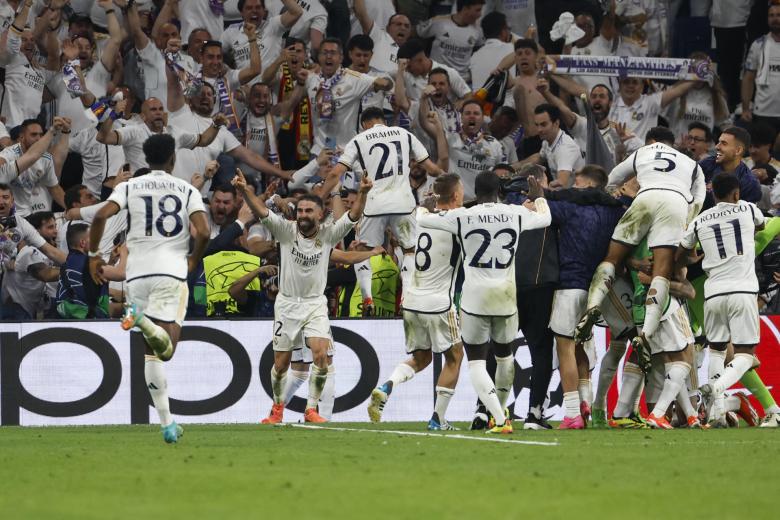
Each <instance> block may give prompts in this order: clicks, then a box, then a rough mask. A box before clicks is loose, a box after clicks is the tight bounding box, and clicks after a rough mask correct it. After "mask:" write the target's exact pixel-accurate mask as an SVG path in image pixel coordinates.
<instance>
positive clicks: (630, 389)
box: [614, 362, 645, 418]
mask: <svg viewBox="0 0 780 520" xmlns="http://www.w3.org/2000/svg"><path fill="white" fill-rule="evenodd" d="M644 380H645V376H644V374H642V369H640V368H639V365H637V364H635V363H631V362H628V363H626V364H625V365H624V366H623V383H622V385H621V387H620V395H619V397H618V402H617V406H615V413H614V416H615V417H621V418H622V417H628V416H629V415H631V412H633V411H634V399H636V393H637V390H639V388H640V386H641V385H642V383H643V382H644Z"/></svg>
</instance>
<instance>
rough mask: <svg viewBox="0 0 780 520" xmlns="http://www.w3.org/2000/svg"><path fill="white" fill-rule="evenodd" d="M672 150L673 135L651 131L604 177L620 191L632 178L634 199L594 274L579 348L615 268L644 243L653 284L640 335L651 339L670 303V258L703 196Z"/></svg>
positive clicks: (697, 170) (698, 178)
mask: <svg viewBox="0 0 780 520" xmlns="http://www.w3.org/2000/svg"><path fill="white" fill-rule="evenodd" d="M673 145H674V134H673V133H672V132H671V131H670V130H669V129H668V128H663V127H655V128H652V129H650V131H649V132H648V133H647V139H646V141H645V146H643V147H642V148H640V149H639V150H637V151H636V152H634V153H632V154H631V155H630V156H628V158H627V159H626V160H625V161H623V162H622V163H620V164H618V165H617V166H616V167H615V169H614V170H612V173H610V175H609V185H610V186H620V185H622V184H623V183H624V182H626V181H627V180H628V179H629V178H630V177H631V176H633V175H635V176H636V178H637V181H638V182H639V193H638V194H637V196H636V198H635V199H634V201H633V203H632V204H631V207H630V208H628V211H626V213H625V214H624V215H623V217H622V218H621V219H620V222H618V225H617V227H615V231H614V233H613V234H612V241H611V242H610V244H609V250H608V251H607V257H606V258H605V259H604V261H603V262H601V264H599V266H598V267H597V268H596V273H595V274H594V276H593V281H592V282H591V284H590V290H589V291H588V304H587V305H588V307H587V308H588V310H587V311H585V314H584V315H583V316H582V319H581V320H580V322H579V324H578V325H577V328H576V330H575V332H574V339H575V341H577V342H584V341H585V340H587V339H588V337H589V336H590V332H591V329H592V328H593V325H594V324H595V323H596V321H597V320H598V319H599V317H600V311H599V307H600V306H601V303H602V302H603V301H604V298H605V297H606V295H607V292H608V291H609V286H610V285H611V284H612V282H613V281H614V279H615V272H616V270H617V267H618V266H622V265H623V262H624V261H625V259H626V258H627V257H628V255H629V253H630V252H631V250H632V249H633V248H634V247H635V246H636V245H638V244H639V243H640V242H641V241H642V239H644V238H645V237H647V245H648V247H649V248H650V250H651V251H652V253H653V279H652V281H651V282H650V289H649V290H648V292H647V301H646V302H645V305H646V313H645V325H644V329H643V335H644V336H645V337H650V336H652V335H653V334H654V333H655V332H656V330H657V329H658V324H659V322H660V320H661V314H663V310H664V309H665V308H666V304H667V301H668V299H669V280H670V279H671V277H672V271H673V269H674V252H675V250H676V249H677V246H678V245H679V243H680V239H681V238H682V236H683V233H684V231H685V227H686V225H687V224H688V222H690V221H691V219H692V218H693V217H694V216H696V215H697V214H698V213H699V211H700V210H701V207H702V204H703V203H704V196H705V194H706V187H705V183H704V173H703V172H702V169H701V167H700V166H699V164H698V163H697V162H696V161H694V160H693V159H690V158H689V157H687V156H686V155H685V154H683V153H681V152H678V151H677V150H676V149H674V148H673ZM639 340H641V338H639Z"/></svg>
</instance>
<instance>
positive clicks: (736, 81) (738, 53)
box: [714, 27, 747, 110]
mask: <svg viewBox="0 0 780 520" xmlns="http://www.w3.org/2000/svg"><path fill="white" fill-rule="evenodd" d="M714 30H715V46H716V47H717V49H718V76H720V80H721V82H722V83H723V88H724V89H725V90H726V96H728V104H729V110H733V109H734V107H735V106H737V104H739V103H740V101H741V99H740V98H741V94H740V86H741V83H742V82H741V80H740V77H739V75H740V72H741V71H742V61H743V60H744V59H745V45H746V44H747V33H746V31H745V28H744V27H731V28H728V29H720V28H718V27H715V28H714Z"/></svg>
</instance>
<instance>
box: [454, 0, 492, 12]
mask: <svg viewBox="0 0 780 520" xmlns="http://www.w3.org/2000/svg"><path fill="white" fill-rule="evenodd" d="M485 1H486V0H458V1H457V2H456V4H455V9H457V10H458V11H462V10H463V9H464V8H466V7H470V6H472V5H485Z"/></svg>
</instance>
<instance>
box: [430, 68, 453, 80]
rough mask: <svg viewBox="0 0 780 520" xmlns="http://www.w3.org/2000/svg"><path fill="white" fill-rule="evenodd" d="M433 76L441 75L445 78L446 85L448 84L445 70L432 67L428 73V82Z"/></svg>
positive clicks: (448, 75)
mask: <svg viewBox="0 0 780 520" xmlns="http://www.w3.org/2000/svg"><path fill="white" fill-rule="evenodd" d="M434 74H443V75H444V77H445V78H447V83H450V73H449V72H447V69H444V68H442V67H434V68H432V69H431V71H430V72H429V73H428V80H429V81H430V79H431V76H433V75H434Z"/></svg>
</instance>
